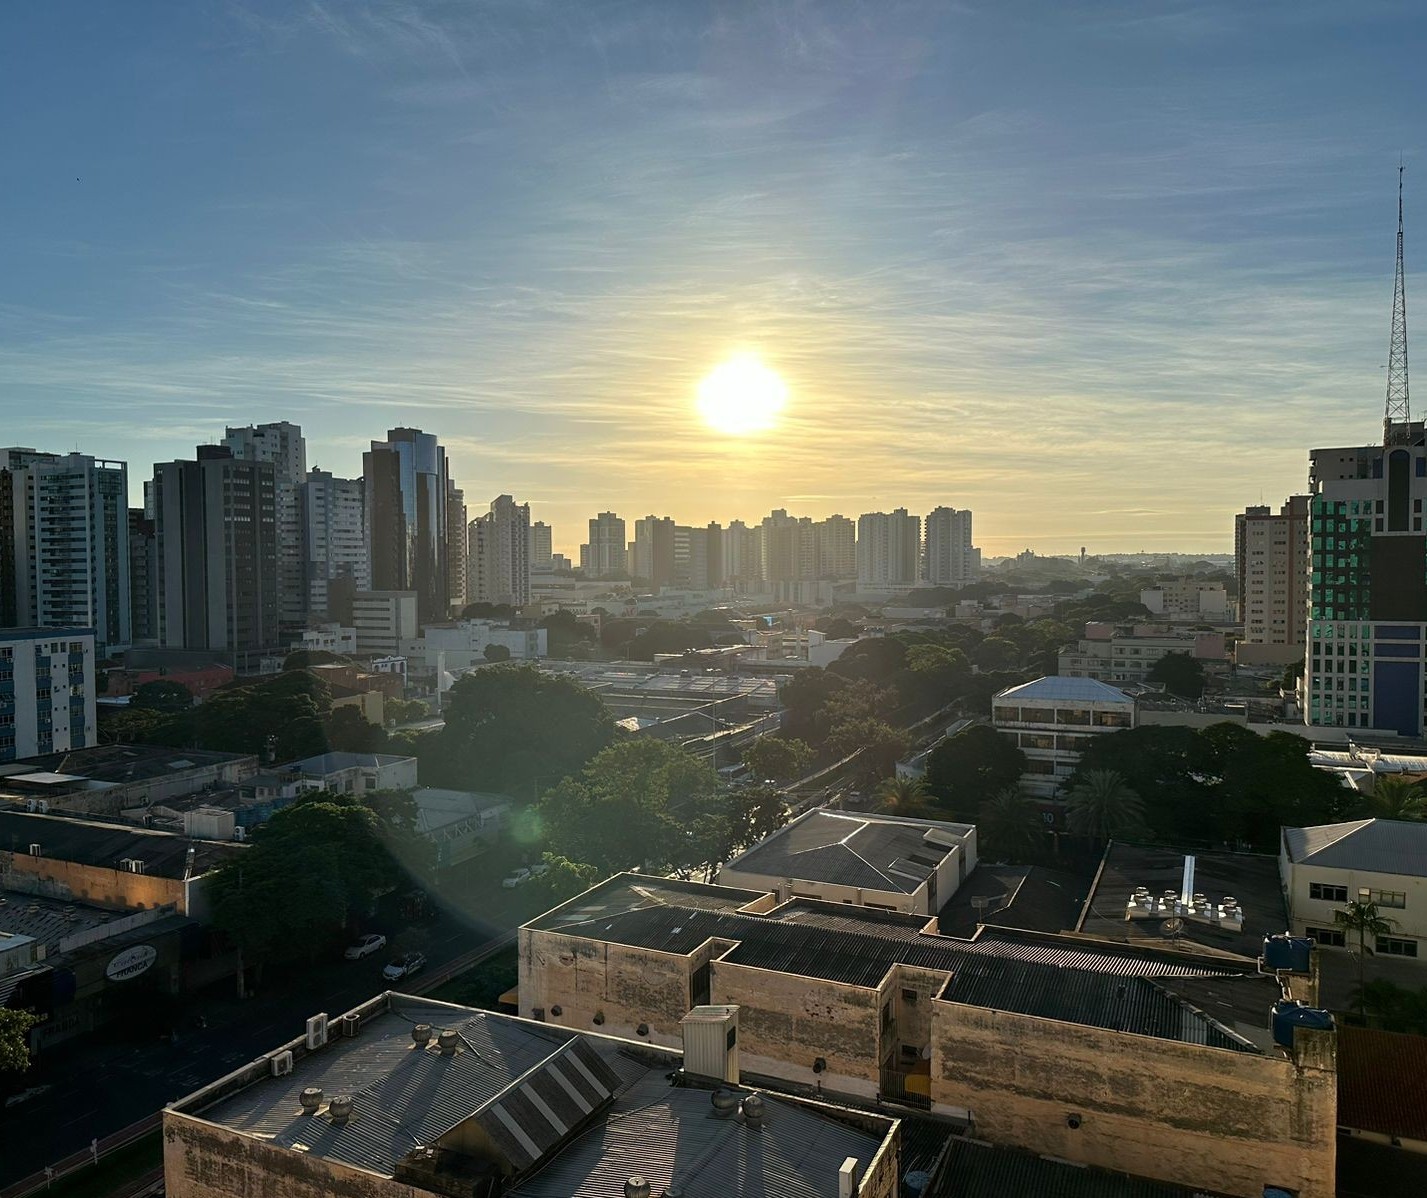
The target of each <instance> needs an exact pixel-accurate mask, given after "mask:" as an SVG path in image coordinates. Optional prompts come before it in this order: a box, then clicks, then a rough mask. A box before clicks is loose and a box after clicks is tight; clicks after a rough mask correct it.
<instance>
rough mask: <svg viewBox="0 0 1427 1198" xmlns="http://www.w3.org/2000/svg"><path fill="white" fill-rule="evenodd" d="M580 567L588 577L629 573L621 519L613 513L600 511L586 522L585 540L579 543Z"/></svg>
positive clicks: (627, 549)
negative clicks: (587, 532)
mask: <svg viewBox="0 0 1427 1198" xmlns="http://www.w3.org/2000/svg"><path fill="white" fill-rule="evenodd" d="M580 568H581V569H582V570H584V572H585V573H586V574H588V575H590V577H592V578H613V577H616V576H618V575H624V574H628V573H629V544H628V541H627V540H626V532H625V527H624V521H623V520H621V519H620V518H619V517H618V516H616V515H615V514H614V513H613V512H601V513H600V514H599V515H598V516H596V517H595V518H594V519H593V520H591V521H590V539H589V543H588V544H585V545H581V546H580Z"/></svg>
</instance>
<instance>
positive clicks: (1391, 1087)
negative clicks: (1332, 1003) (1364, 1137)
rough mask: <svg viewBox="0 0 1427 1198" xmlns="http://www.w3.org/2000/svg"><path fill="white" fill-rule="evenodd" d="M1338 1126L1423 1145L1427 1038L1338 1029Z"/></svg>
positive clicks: (1426, 1111) (1426, 1129)
mask: <svg viewBox="0 0 1427 1198" xmlns="http://www.w3.org/2000/svg"><path fill="white" fill-rule="evenodd" d="M1338 1126H1339V1127H1351V1128H1354V1129H1355V1130H1357V1131H1371V1132H1378V1133H1380V1134H1382V1135H1385V1136H1401V1137H1403V1138H1404V1139H1413V1140H1427V1036H1408V1035H1404V1034H1403V1033H1401V1032H1384V1031H1379V1030H1377V1029H1376V1028H1364V1027H1350V1026H1348V1025H1347V1024H1343V1023H1340V1024H1339V1025H1338Z"/></svg>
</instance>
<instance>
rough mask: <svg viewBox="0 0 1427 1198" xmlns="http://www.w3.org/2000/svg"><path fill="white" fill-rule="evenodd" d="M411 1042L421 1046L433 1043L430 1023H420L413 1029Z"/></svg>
mask: <svg viewBox="0 0 1427 1198" xmlns="http://www.w3.org/2000/svg"><path fill="white" fill-rule="evenodd" d="M411 1041H412V1043H413V1044H420V1045H426V1044H429V1043H431V1025H430V1024H429V1023H418V1024H417V1025H416V1026H415V1027H413V1028H412V1029H411Z"/></svg>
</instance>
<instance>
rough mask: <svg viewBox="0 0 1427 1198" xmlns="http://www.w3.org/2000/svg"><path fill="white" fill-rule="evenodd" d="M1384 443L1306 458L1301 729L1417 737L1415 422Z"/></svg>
mask: <svg viewBox="0 0 1427 1198" xmlns="http://www.w3.org/2000/svg"><path fill="white" fill-rule="evenodd" d="M1389 432H1390V435H1391V437H1392V443H1390V444H1388V445H1385V446H1383V445H1367V446H1361V447H1354V448H1348V449H1315V450H1313V451H1312V454H1311V462H1312V466H1311V471H1310V478H1311V483H1312V491H1313V495H1312V507H1311V511H1310V516H1309V520H1310V529H1309V531H1310V545H1311V553H1312V563H1311V571H1312V573H1311V580H1310V583H1309V611H1308V636H1307V645H1308V656H1307V664H1306V669H1305V674H1306V676H1305V691H1306V694H1305V715H1306V721H1307V723H1309V724H1315V725H1331V726H1336V727H1348V728H1377V729H1383V730H1390V731H1395V732H1399V733H1402V734H1403V735H1406V736H1421V735H1422V734H1423V733H1424V731H1427V722H1424V686H1427V681H1424V678H1425V677H1427V675H1424V658H1423V647H1424V644H1427V535H1424V530H1423V518H1424V513H1423V507H1424V504H1427V447H1424V445H1423V425H1422V422H1421V421H1414V422H1410V423H1409V424H1408V426H1407V427H1406V428H1400V427H1398V426H1396V425H1394V426H1393V427H1392V428H1391V429H1390V430H1389Z"/></svg>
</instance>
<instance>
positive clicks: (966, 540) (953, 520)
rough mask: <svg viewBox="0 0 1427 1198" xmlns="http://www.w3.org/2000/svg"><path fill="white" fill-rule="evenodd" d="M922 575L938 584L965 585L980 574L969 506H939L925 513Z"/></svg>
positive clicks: (979, 561)
mask: <svg viewBox="0 0 1427 1198" xmlns="http://www.w3.org/2000/svg"><path fill="white" fill-rule="evenodd" d="M922 577H924V578H925V579H926V580H927V581H928V582H929V583H931V584H932V585H933V586H940V587H964V586H967V585H968V584H970V583H973V582H975V581H976V580H977V579H978V578H980V577H981V550H979V549H977V548H976V546H975V545H974V544H973V543H972V540H971V511H970V509H962V510H958V509H956V508H954V507H939V508H933V509H932V511H930V512H929V513H927V520H926V553H925V569H924V572H923V575H922Z"/></svg>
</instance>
